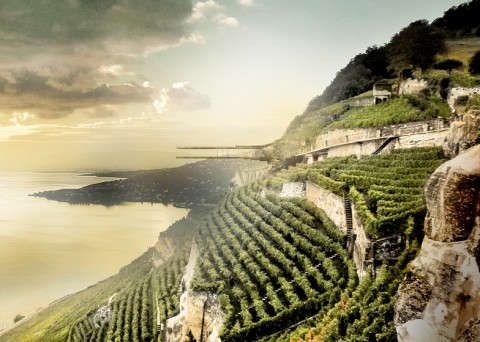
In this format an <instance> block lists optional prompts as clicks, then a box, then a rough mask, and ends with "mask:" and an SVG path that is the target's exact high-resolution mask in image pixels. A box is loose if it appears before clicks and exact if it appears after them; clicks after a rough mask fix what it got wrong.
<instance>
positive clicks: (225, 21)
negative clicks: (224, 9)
mask: <svg viewBox="0 0 480 342" xmlns="http://www.w3.org/2000/svg"><path fill="white" fill-rule="evenodd" d="M214 21H215V22H216V23H218V24H220V25H223V26H230V27H237V26H238V25H239V24H240V23H239V22H238V19H237V18H234V17H228V16H226V15H225V14H223V13H220V14H219V15H217V16H215V18H214Z"/></svg>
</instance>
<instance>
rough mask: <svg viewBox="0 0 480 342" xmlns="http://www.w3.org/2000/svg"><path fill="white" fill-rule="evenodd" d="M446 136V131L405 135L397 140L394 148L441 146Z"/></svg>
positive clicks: (447, 133) (447, 132)
mask: <svg viewBox="0 0 480 342" xmlns="http://www.w3.org/2000/svg"><path fill="white" fill-rule="evenodd" d="M448 135H449V131H448V130H443V131H438V132H427V133H421V134H410V135H405V136H401V137H400V138H399V139H398V142H397V143H396V145H395V148H410V147H427V146H442V145H443V144H444V143H445V141H446V140H447V136H448Z"/></svg>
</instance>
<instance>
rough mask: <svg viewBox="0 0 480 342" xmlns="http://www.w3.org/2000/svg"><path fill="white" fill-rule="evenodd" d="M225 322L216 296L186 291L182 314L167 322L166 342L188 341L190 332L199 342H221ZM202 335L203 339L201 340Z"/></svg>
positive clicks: (183, 298)
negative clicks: (220, 335) (221, 331)
mask: <svg viewBox="0 0 480 342" xmlns="http://www.w3.org/2000/svg"><path fill="white" fill-rule="evenodd" d="M224 320H225V314H224V313H223V311H222V309H221V306H220V301H219V300H218V297H217V296H216V295H214V294H210V293H207V292H192V291H186V292H184V293H183V294H182V296H181V297H180V313H179V314H178V315H177V316H175V317H173V318H170V319H169V320H167V331H166V341H168V342H184V341H188V340H187V339H186V338H187V334H188V333H189V331H190V332H191V333H192V335H193V336H194V337H195V339H196V340H197V341H200V340H203V341H206V342H220V338H219V337H218V336H219V333H220V329H221V328H222V325H223V321H224ZM202 324H203V326H202ZM202 333H203V338H200V336H201V335H202Z"/></svg>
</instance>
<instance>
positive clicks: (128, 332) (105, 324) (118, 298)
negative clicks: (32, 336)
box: [67, 250, 188, 342]
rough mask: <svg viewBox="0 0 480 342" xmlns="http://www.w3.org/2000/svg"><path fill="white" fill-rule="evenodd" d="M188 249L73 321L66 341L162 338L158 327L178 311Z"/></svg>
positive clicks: (123, 340) (154, 339)
mask: <svg viewBox="0 0 480 342" xmlns="http://www.w3.org/2000/svg"><path fill="white" fill-rule="evenodd" d="M187 258H188V252H187V250H184V251H183V252H181V253H177V254H176V255H175V256H173V257H172V258H171V259H169V260H168V261H167V262H166V263H164V264H162V265H161V266H159V267H157V268H152V269H151V271H150V272H149V273H148V274H147V275H146V276H145V277H141V278H139V279H137V280H134V281H132V282H131V283H130V284H128V285H127V286H125V287H124V288H123V289H122V290H120V291H119V292H117V293H115V294H114V295H113V296H112V297H111V298H110V301H109V303H105V305H104V306H102V307H100V308H98V309H96V310H92V311H91V312H90V313H88V314H87V316H86V317H85V318H84V319H82V320H81V321H79V322H77V323H76V324H75V325H74V326H73V327H72V328H71V329H70V332H69V334H68V339H67V341H69V342H70V341H71V342H75V341H92V342H95V341H118V342H120V341H122V342H127V341H162V338H163V336H162V334H161V331H160V329H159V328H160V327H161V326H162V325H163V324H164V323H165V320H166V319H167V318H170V317H173V316H174V315H176V314H177V313H178V308H179V298H180V294H181V287H180V281H181V279H182V276H183V272H184V268H185V266H186V264H187Z"/></svg>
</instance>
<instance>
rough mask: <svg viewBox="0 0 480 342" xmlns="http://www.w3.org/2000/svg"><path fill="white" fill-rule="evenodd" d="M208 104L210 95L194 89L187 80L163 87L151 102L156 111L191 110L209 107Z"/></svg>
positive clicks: (209, 103)
mask: <svg viewBox="0 0 480 342" xmlns="http://www.w3.org/2000/svg"><path fill="white" fill-rule="evenodd" d="M210 105H211V100H210V97H209V96H208V95H206V94H204V93H201V92H199V91H197V90H195V89H194V88H193V87H192V86H191V85H190V83H189V82H179V83H174V84H173V85H172V87H170V88H163V89H162V90H161V91H160V94H159V97H158V98H157V99H156V100H155V101H154V103H153V106H154V107H155V109H156V110H157V112H158V113H163V112H167V111H181V112H191V111H195V110H201V109H206V108H209V107H210Z"/></svg>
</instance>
